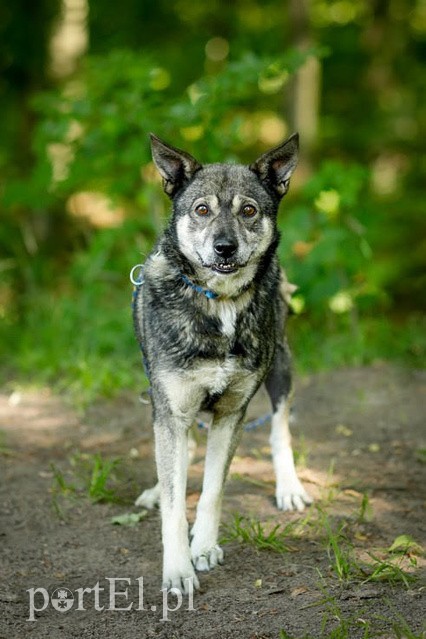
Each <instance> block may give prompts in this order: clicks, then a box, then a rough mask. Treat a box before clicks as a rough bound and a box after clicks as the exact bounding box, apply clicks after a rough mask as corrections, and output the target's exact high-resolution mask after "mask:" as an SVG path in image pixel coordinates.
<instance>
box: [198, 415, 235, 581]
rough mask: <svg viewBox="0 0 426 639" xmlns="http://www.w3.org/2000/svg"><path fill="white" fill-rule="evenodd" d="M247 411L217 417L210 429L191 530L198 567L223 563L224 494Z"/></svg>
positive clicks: (210, 566) (208, 566)
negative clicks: (221, 541)
mask: <svg viewBox="0 0 426 639" xmlns="http://www.w3.org/2000/svg"><path fill="white" fill-rule="evenodd" d="M243 414H244V411H243V410H241V411H239V412H237V413H233V414H231V415H226V416H224V417H221V418H219V419H216V420H214V421H213V424H212V426H211V427H210V429H209V433H208V439H207V450H206V460H205V467H204V479H203V490H202V493H201V497H200V500H199V502H198V506H197V516H196V519H195V523H194V525H193V527H192V530H191V537H192V543H191V557H192V562H193V564H194V566H195V568H196V569H197V570H210V568H213V567H214V566H217V565H218V564H222V563H223V550H222V548H221V547H220V546H219V545H218V543H217V538H218V531H219V523H220V513H221V506H222V493H223V486H224V483H225V479H226V476H227V474H228V469H229V466H230V463H231V461H232V457H233V456H234V453H235V450H236V447H237V445H238V442H239V439H240V434H241V431H242V428H241V422H242V418H243Z"/></svg>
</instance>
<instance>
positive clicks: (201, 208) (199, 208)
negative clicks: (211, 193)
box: [195, 204, 209, 215]
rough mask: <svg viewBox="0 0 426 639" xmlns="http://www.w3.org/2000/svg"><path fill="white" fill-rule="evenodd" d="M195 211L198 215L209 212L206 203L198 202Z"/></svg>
mask: <svg viewBox="0 0 426 639" xmlns="http://www.w3.org/2000/svg"><path fill="white" fill-rule="evenodd" d="M195 212H196V213H197V214H198V215H207V213H208V212H209V207H208V206H207V204H199V205H198V206H196V207H195Z"/></svg>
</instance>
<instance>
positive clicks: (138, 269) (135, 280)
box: [130, 264, 143, 286]
mask: <svg viewBox="0 0 426 639" xmlns="http://www.w3.org/2000/svg"><path fill="white" fill-rule="evenodd" d="M135 274H136V275H137V276H136V275H135ZM130 281H131V283H132V284H133V285H134V286H140V285H141V284H142V282H143V264H136V266H134V267H133V268H132V270H131V271H130Z"/></svg>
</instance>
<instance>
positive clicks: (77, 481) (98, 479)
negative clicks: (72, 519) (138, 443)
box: [50, 453, 123, 512]
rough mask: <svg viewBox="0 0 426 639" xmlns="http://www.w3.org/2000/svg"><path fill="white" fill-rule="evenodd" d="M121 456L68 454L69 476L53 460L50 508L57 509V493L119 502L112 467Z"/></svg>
mask: <svg viewBox="0 0 426 639" xmlns="http://www.w3.org/2000/svg"><path fill="white" fill-rule="evenodd" d="M120 462H121V460H120V459H118V458H115V459H104V458H103V457H102V456H101V455H99V454H95V455H89V454H82V453H75V454H74V455H72V456H71V459H70V465H71V468H72V470H68V472H67V474H69V475H70V476H71V477H72V480H71V481H70V480H68V479H67V478H66V474H65V473H64V472H63V471H62V470H61V469H60V468H58V467H57V466H56V465H55V464H51V466H50V468H51V470H52V473H53V485H52V495H53V498H54V501H55V504H56V505H55V504H54V509H55V511H56V512H58V508H59V504H58V500H57V498H58V496H59V495H61V496H63V497H86V498H88V499H90V500H91V501H92V502H94V503H97V502H103V503H105V502H110V503H123V499H122V498H121V497H120V496H119V495H118V493H117V483H118V482H117V477H116V473H115V471H116V469H117V467H118V466H119V464H120Z"/></svg>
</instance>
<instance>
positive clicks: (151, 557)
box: [0, 366, 426, 639]
mask: <svg viewBox="0 0 426 639" xmlns="http://www.w3.org/2000/svg"><path fill="white" fill-rule="evenodd" d="M425 391H426V374H425V373H422V372H414V371H411V372H410V371H402V370H397V369H394V368H390V367H388V366H378V367H375V368H365V369H352V370H346V371H339V372H333V373H328V374H322V375H318V376H314V377H311V378H309V379H303V380H299V382H298V384H297V392H296V410H297V422H296V424H295V425H294V428H293V432H294V435H295V437H294V440H295V447H296V449H297V451H298V456H299V462H300V463H301V464H302V468H301V470H300V474H301V477H302V478H303V480H304V482H305V484H306V486H307V488H308V490H309V491H310V492H311V494H312V495H313V496H314V497H315V498H316V506H314V507H312V508H311V509H310V510H309V512H308V513H307V514H306V513H305V514H304V515H288V514H286V513H278V512H277V511H276V509H275V507H274V504H273V483H272V480H273V475H272V468H271V465H270V462H269V448H268V429H267V428H266V427H263V428H261V429H259V430H256V431H252V432H249V433H246V434H245V436H244V440H243V443H242V445H241V447H240V449H239V451H238V456H237V457H236V459H235V460H234V462H233V464H232V468H231V477H230V480H229V482H228V484H227V490H226V495H225V499H224V514H223V521H225V522H228V524H230V525H232V522H233V521H234V517H235V514H237V513H238V514H240V515H242V516H244V517H247V518H248V519H245V520H242V523H241V525H242V526H243V528H244V529H246V530H247V527H248V526H249V524H248V521H249V520H250V519H251V520H255V521H258V522H261V523H262V525H263V526H264V527H265V530H266V531H270V529H271V526H272V525H276V524H281V525H282V526H286V525H287V524H289V523H290V522H293V524H294V526H293V527H292V528H291V529H288V531H287V535H286V536H285V537H282V538H279V540H281V541H282V542H284V544H285V546H286V547H287V551H286V552H282V553H274V552H272V551H265V550H263V551H262V550H260V549H259V547H258V545H257V546H256V545H250V544H243V543H241V542H240V541H238V540H234V541H232V542H231V543H227V544H226V545H225V565H224V566H223V567H221V568H218V569H215V570H214V571H212V572H211V573H209V574H202V575H201V585H202V591H201V593H199V594H196V595H195V597H194V602H193V608H194V610H188V608H191V607H192V606H191V601H189V600H188V599H186V598H185V599H184V600H183V601H182V606H181V607H180V609H179V610H176V611H175V612H167V610H166V607H165V606H166V604H168V605H169V607H172V606H175V605H177V604H178V603H179V602H177V601H176V599H174V600H172V599H171V598H170V599H168V600H167V601H166V600H163V594H162V593H161V592H160V591H159V585H160V572H161V544H160V541H159V524H160V522H159V515H158V512H157V511H154V512H151V513H149V514H147V515H146V516H145V517H144V518H143V519H142V520H141V521H140V522H139V523H137V524H136V525H135V526H114V525H112V524H111V518H112V517H113V516H116V515H120V514H123V513H129V512H134V513H136V512H138V509H136V508H134V507H132V505H131V504H132V500H133V499H134V498H135V496H136V495H137V494H138V491H140V489H142V488H145V487H148V486H149V485H150V484H152V482H153V480H154V478H155V471H154V465H153V460H152V441H151V428H150V411H149V408H148V407H145V406H142V405H141V404H139V402H138V400H137V398H135V397H134V396H133V395H132V396H123V397H122V398H120V399H119V400H114V401H112V402H102V403H100V404H99V405H97V406H94V407H92V408H91V409H90V410H89V411H88V413H87V414H86V415H85V416H84V417H81V416H79V415H78V414H77V413H75V412H73V411H72V410H71V408H70V407H67V406H66V404H65V403H64V402H63V401H62V400H61V399H59V398H57V397H54V396H52V395H51V394H50V393H49V392H48V391H45V392H39V393H22V394H20V393H13V394H12V395H10V394H6V393H4V394H2V395H0V436H1V439H0V478H1V483H0V514H1V520H0V561H1V563H0V569H1V581H0V611H1V612H0V639H21V638H22V637H27V636H28V637H37V639H44V638H46V639H47V638H49V639H57V638H58V639H59V638H61V639H62V638H63V637H64V638H74V637H75V638H78V639H81V638H86V637H87V638H89V637H90V638H99V639H100V638H102V639H104V638H106V639H114V638H115V637H120V639H130V638H131V639H134V638H135V637H141V638H145V637H164V638H173V637H176V638H180V639H182V638H185V639H192V638H195V637H197V638H198V637H212V638H213V637H215V638H219V639H225V638H228V637H229V638H231V637H232V639H235V638H237V639H238V638H240V637H241V638H244V639H245V638H247V639H249V638H253V639H254V638H257V639H261V638H266V637H268V638H269V637H276V638H278V637H280V636H281V637H282V638H287V637H290V638H291V639H299V638H302V637H303V638H304V637H305V636H309V637H330V638H331V637H335V638H341V639H344V638H345V637H348V638H350V639H356V638H357V637H360V638H361V637H364V638H366V639H367V638H368V637H398V636H400V637H403V636H406V637H421V636H423V635H422V634H421V632H422V628H423V630H424V626H422V624H423V622H424V608H425V604H424V601H422V594H423V588H424V584H425V582H424V579H423V581H422V579H421V577H422V570H424V560H423V559H422V558H421V556H420V553H419V550H418V549H417V548H416V547H415V546H410V547H409V548H408V552H407V553H406V554H405V556H404V557H403V558H401V555H398V554H396V553H395V552H394V553H389V552H385V550H384V549H386V548H389V546H390V545H391V544H392V543H393V542H394V540H395V539H396V538H397V537H398V536H401V535H407V536H410V537H412V538H413V539H414V540H415V541H416V542H418V543H423V544H424V542H425V538H426V535H425V532H426V521H425V505H426V494H425V472H424V471H425V467H426V466H425V456H424V450H425V446H426V443H425V413H426V411H425V397H426V392H425ZM265 410H267V407H266V404H265V398H264V397H262V396H261V397H259V398H257V400H256V403H255V405H254V406H253V408H252V411H253V414H261V413H263V412H264V411H265ZM199 439H200V448H199V451H198V452H199V454H197V457H196V463H195V464H194V465H193V466H192V468H191V470H190V477H189V487H188V505H189V507H188V511H189V512H188V514H189V518H190V519H193V515H194V507H195V504H196V501H197V498H198V496H199V488H200V480H201V476H202V453H203V445H204V439H205V436H204V434H203V433H201V434H200V435H199ZM76 451H79V453H78V454H76ZM97 453H101V455H102V458H107V459H111V458H120V459H121V463H120V465H119V466H118V467H117V469H116V470H115V471H113V472H112V474H111V479H112V482H113V485H112V487H113V488H115V489H116V492H117V494H118V497H119V499H120V501H119V503H114V502H111V503H93V502H92V501H91V500H90V499H89V498H88V497H87V496H82V495H81V490H80V487H81V486H82V482H83V481H84V477H85V476H86V475H85V473H86V474H87V473H88V472H89V471H88V470H87V469H88V468H89V467H90V469H91V471H90V472H93V467H94V466H93V465H94V464H95V463H96V459H97V458H96V457H95V455H96V454H97ZM52 464H53V466H52ZM55 475H56V479H55ZM61 482H63V483H62V489H61V487H60V484H61ZM363 495H367V497H368V499H367V498H366V497H364V498H363ZM339 530H340V533H339ZM330 531H334V532H333V533H330ZM224 534H225V535H228V537H229V536H230V529H229V528H228V530H227V531H226V530H225V531H224ZM330 534H331V536H330ZM275 537H276V535H275ZM332 539H334V540H335V541H336V544H337V545H336V546H335V551H336V552H333V550H330V552H327V546H329V545H330V543H331V540H332ZM352 547H353V550H352ZM339 552H340V554H341V557H340V558H339ZM368 553H374V556H375V557H378V558H379V559H380V560H381V561H384V560H386V561H387V562H388V563H393V564H397V565H400V566H402V567H403V568H404V569H406V570H407V571H408V572H409V573H410V572H411V573H413V572H414V573H415V574H416V576H417V577H419V579H418V580H416V581H414V582H413V583H410V584H409V587H408V588H407V587H406V585H404V583H403V582H400V581H399V582H398V580H397V576H398V574H399V573H393V574H392V575H391V576H392V577H393V579H392V580H391V581H389V574H388V573H386V571H385V570H384V569H383V570H382V576H383V577H386V575H387V577H388V578H386V579H383V580H377V581H376V580H374V581H365V579H366V577H367V576H368V570H367V571H366V572H363V573H361V572H360V571H359V569H360V567H363V566H365V562H370V566H371V564H372V562H374V560H372V559H371V557H369V555H368ZM414 561H417V568H416V567H414V566H412V565H411V566H410V562H411V563H414ZM399 562H401V563H399ZM377 565H378V564H376V567H377ZM339 569H340V570H341V577H342V578H341V579H339V577H338V575H337V572H338V571H339ZM370 573H371V569H370ZM385 573H386V574H385ZM423 575H424V572H423ZM142 576H143V581H142V580H141V579H140V578H141V577H142ZM114 578H115V579H116V581H115V582H114ZM117 578H122V579H123V581H118V580H117ZM124 579H125V580H126V581H124ZM96 584H99V585H98V586H97V585H96ZM114 586H115V590H116V592H117V593H118V592H121V591H124V590H125V589H127V599H126V597H125V596H124V595H121V596H120V595H119V594H116V596H115V605H116V607H119V608H125V607H126V606H129V605H130V604H133V605H132V608H131V609H130V610H127V611H126V610H121V611H119V610H113V609H111V607H112V606H111V602H110V596H111V594H113V593H112V588H113V587H114ZM36 588H38V589H39V591H38V592H37V593H34V608H42V607H44V606H45V609H44V610H41V611H40V612H34V621H30V620H28V619H29V617H31V597H32V591H31V589H36ZM84 588H86V589H91V590H90V592H89V591H88V592H86V593H83V592H82V590H80V591H79V590H78V589H84ZM102 588H103V589H104V590H102ZM59 590H61V591H64V590H65V591H66V592H65V594H67V597H64V593H63V592H59ZM142 592H143V601H142ZM50 596H52V598H49V597H50ZM72 597H74V600H73V601H72ZM79 599H80V600H79ZM67 601H70V602H71V603H72V604H73V605H72V607H71V608H70V609H69V610H66V611H65V612H63V610H64V607H65V608H66V605H67V603H66V602H67ZM55 606H56V608H57V609H56V608H55ZM61 606H62V608H61ZM102 606H103V607H104V609H103V610H98V609H100V608H101V607H102ZM142 607H143V609H138V608H142ZM79 608H80V609H79ZM83 608H84V609H83ZM97 608H98V609H97ZM154 608H155V610H154ZM165 616H167V617H168V621H166V620H164V617H165ZM323 624H324V629H322V628H323ZM404 624H408V626H409V628H410V630H411V633H412V634H411V635H410V634H408V631H407V630H406V631H405V634H404V632H403V630H402V628H403V626H404ZM332 632H334V634H331V633H332ZM280 633H281V634H280ZM398 633H399V634H398ZM425 636H426V635H425Z"/></svg>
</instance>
